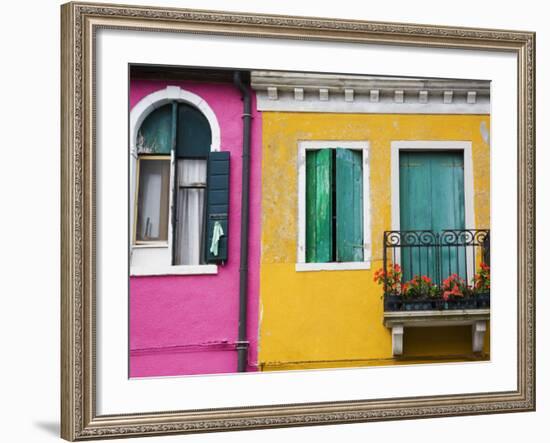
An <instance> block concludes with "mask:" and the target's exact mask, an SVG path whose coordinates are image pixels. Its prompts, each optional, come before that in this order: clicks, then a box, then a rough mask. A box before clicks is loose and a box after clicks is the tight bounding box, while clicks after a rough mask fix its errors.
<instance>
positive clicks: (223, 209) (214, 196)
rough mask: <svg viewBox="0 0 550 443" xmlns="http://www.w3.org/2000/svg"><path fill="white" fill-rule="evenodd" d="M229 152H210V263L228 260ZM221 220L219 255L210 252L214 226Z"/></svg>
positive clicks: (208, 229)
mask: <svg viewBox="0 0 550 443" xmlns="http://www.w3.org/2000/svg"><path fill="white" fill-rule="evenodd" d="M228 221H229V152H227V151H223V152H210V154H209V156H208V166H207V180H206V241H205V242H204V245H205V254H204V256H205V257H206V261H207V262H208V263H218V262H222V261H223V262H226V261H227V258H228V257H227V244H228V240H229V225H228ZM216 222H219V223H220V224H221V226H222V229H223V234H224V235H223V236H222V237H221V239H220V241H219V245H218V255H214V254H213V253H212V252H210V246H211V245H212V236H213V233H214V226H215V224H216Z"/></svg>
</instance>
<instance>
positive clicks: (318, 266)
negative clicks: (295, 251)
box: [296, 261, 370, 272]
mask: <svg viewBox="0 0 550 443" xmlns="http://www.w3.org/2000/svg"><path fill="white" fill-rule="evenodd" d="M367 269H370V261H354V262H353V261H352V262H342V263H296V272H308V271H362V270H367Z"/></svg>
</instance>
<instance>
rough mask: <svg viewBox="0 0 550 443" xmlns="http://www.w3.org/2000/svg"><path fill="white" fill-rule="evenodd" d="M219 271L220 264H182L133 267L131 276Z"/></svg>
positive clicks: (214, 272) (212, 272) (204, 273)
mask: <svg viewBox="0 0 550 443" xmlns="http://www.w3.org/2000/svg"><path fill="white" fill-rule="evenodd" d="M217 273H218V265H182V266H166V267H159V268H153V267H147V268H143V267H131V268H130V276H132V277H139V276H147V275H149V276H155V275H157V276H158V275H214V274H217Z"/></svg>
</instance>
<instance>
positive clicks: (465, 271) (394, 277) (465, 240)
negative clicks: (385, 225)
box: [383, 229, 491, 311]
mask: <svg viewBox="0 0 550 443" xmlns="http://www.w3.org/2000/svg"><path fill="white" fill-rule="evenodd" d="M490 262H491V258H490V231H489V230H488V229H462V230H456V229H453V230H443V231H440V232H434V231H425V230H424V231H386V232H384V256H383V270H384V274H383V284H384V309H385V310H386V311H395V310H431V309H476V308H488V307H489V303H490V274H489V270H490Z"/></svg>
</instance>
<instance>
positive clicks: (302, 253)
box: [296, 140, 372, 272]
mask: <svg viewBox="0 0 550 443" xmlns="http://www.w3.org/2000/svg"><path fill="white" fill-rule="evenodd" d="M336 148H344V149H352V150H358V151H362V158H363V261H360V262H330V263H306V151H308V150H319V149H336ZM369 150H370V142H369V141H367V140H362V141H359V140H358V141H350V140H302V141H299V142H298V247H297V253H296V254H297V262H296V271H298V272H304V271H355V270H366V269H370V266H371V252H372V243H371V209H370V208H371V204H370V167H369V164H370V162H369Z"/></svg>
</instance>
